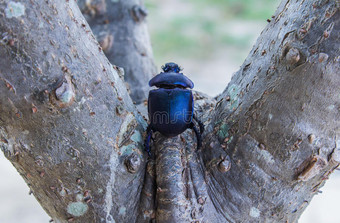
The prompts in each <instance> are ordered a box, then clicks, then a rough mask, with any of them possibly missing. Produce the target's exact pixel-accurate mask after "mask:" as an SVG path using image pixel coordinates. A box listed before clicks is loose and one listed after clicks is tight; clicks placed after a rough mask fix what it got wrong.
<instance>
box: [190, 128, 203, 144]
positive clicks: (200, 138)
mask: <svg viewBox="0 0 340 223" xmlns="http://www.w3.org/2000/svg"><path fill="white" fill-rule="evenodd" d="M190 128H191V129H192V130H194V132H195V134H196V138H197V150H198V149H199V148H200V147H201V145H202V136H201V133H200V131H198V129H197V128H196V126H195V124H194V123H193V122H191V125H190Z"/></svg>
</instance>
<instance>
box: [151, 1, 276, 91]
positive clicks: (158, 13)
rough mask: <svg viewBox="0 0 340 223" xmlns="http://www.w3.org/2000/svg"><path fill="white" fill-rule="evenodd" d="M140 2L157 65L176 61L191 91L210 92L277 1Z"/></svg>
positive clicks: (234, 63)
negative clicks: (188, 78)
mask: <svg viewBox="0 0 340 223" xmlns="http://www.w3.org/2000/svg"><path fill="white" fill-rule="evenodd" d="M145 4H146V6H147V8H148V11H149V15H148V17H147V20H148V24H149V31H150V35H151V41H152V46H153V51H154V56H155V61H156V65H157V67H158V69H160V66H161V65H162V64H164V63H166V62H170V61H173V62H177V63H178V64H179V65H181V66H182V67H183V68H184V73H185V74H186V75H188V76H189V77H190V78H192V79H193V81H194V83H195V85H196V87H195V89H196V90H199V91H203V92H205V93H208V94H209V95H211V96H215V95H217V94H218V93H220V92H222V90H223V89H224V87H225V86H226V85H227V83H228V82H229V80H230V77H231V74H232V73H233V72H235V71H237V69H238V67H239V66H240V65H241V64H242V62H243V60H244V59H245V58H246V56H247V54H248V52H249V51H250V49H251V47H252V46H253V44H254V43H255V41H256V38H257V37H258V36H259V34H260V32H261V30H263V28H264V27H265V25H266V24H267V23H268V22H267V21H266V20H267V19H270V18H271V16H272V15H273V14H274V12H275V9H276V7H277V6H278V5H279V1H278V0H257V1H254V0H210V1H208V0H181V1H179V0H146V1H145ZM207 75H209V77H210V80H213V79H214V82H212V81H210V80H209V79H208V80H207ZM216 79H218V80H220V81H219V83H216V81H215V80H216Z"/></svg>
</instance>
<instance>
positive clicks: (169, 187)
mask: <svg viewBox="0 0 340 223" xmlns="http://www.w3.org/2000/svg"><path fill="white" fill-rule="evenodd" d="M23 9H25V10H23ZM339 30H340V15H339V2H338V1H336V0H333V1H327V0H323V1H314V2H311V1H289V0H286V1H283V2H282V3H281V5H280V6H279V8H278V10H277V12H276V13H275V15H274V16H273V18H272V19H271V21H270V23H269V24H268V26H267V27H266V29H265V30H264V31H263V32H262V34H261V36H260V37H259V39H258V41H257V43H256V44H255V46H254V48H253V50H252V51H251V53H250V55H249V56H248V58H247V59H246V61H245V63H244V64H243V65H242V66H241V69H240V70H239V71H238V72H237V73H236V74H235V75H234V77H233V78H232V81H231V82H230V84H229V85H228V87H227V88H226V90H225V91H224V92H223V93H222V94H221V95H220V96H219V97H217V98H216V99H212V98H208V97H207V96H205V95H203V94H201V93H197V92H196V93H195V110H196V112H197V114H198V117H199V118H200V119H201V120H203V122H204V123H205V125H206V130H205V134H204V135H203V146H202V148H201V149H200V150H199V151H196V149H195V148H196V141H195V137H194V135H193V133H192V132H191V131H190V130H187V131H185V132H184V133H183V134H181V135H180V136H177V137H174V138H168V139H166V138H163V137H162V136H161V135H159V134H157V133H156V134H154V137H155V138H156V141H155V142H154V143H153V145H152V146H153V153H154V154H155V158H154V159H149V160H148V161H147V162H145V160H146V156H145V154H144V155H143V152H142V137H141V136H142V134H141V131H143V128H145V124H146V123H145V121H144V120H143V119H142V118H141V115H139V114H138V113H137V112H136V108H135V107H134V106H133V104H132V101H131V99H130V98H129V95H128V93H127V91H126V89H125V86H124V83H123V81H122V80H121V79H120V78H119V73H117V71H116V70H115V69H114V68H113V67H112V65H111V64H110V63H109V62H108V60H107V59H106V58H105V56H104V54H103V53H102V51H101V50H100V49H101V48H99V45H98V44H97V42H96V41H95V39H94V36H93V35H92V33H91V31H90V30H89V27H88V25H87V23H86V22H85V19H84V18H83V17H82V15H81V13H80V11H79V9H78V8H77V6H76V3H75V2H74V1H69V2H66V3H63V4H62V5H59V4H55V3H53V2H46V1H37V2H36V3H32V2H30V1H23V2H20V3H14V2H11V1H5V2H1V3H0V35H1V42H0V58H2V59H1V60H0V81H1V82H2V83H1V85H0V92H1V97H0V105H1V107H0V115H1V116H0V118H1V119H0V143H1V147H2V150H3V152H4V153H5V155H6V157H7V158H8V159H9V160H10V161H11V162H12V163H13V165H14V166H15V167H16V168H17V169H18V171H19V172H20V174H22V176H23V177H24V178H25V180H26V182H27V183H28V184H29V186H30V187H31V188H32V191H33V193H34V195H35V196H36V197H37V199H38V200H39V202H40V203H41V204H42V206H43V207H44V209H45V210H46V211H47V213H48V214H49V215H50V216H51V217H52V218H53V219H54V220H55V221H56V222H67V221H70V220H73V221H74V222H149V221H154V220H155V221H156V222H192V221H194V222H196V221H198V222H296V221H297V219H298V218H299V216H300V215H301V213H302V211H303V210H304V209H305V207H306V206H307V205H308V203H309V202H310V200H311V199H312V197H313V195H314V194H316V193H317V192H318V190H319V188H320V187H321V186H322V185H323V183H324V181H325V180H326V179H327V178H328V176H329V174H330V173H331V172H332V171H333V170H334V169H335V168H336V167H337V166H338V165H339V162H340V147H339V144H340V141H339V130H340V129H339V127H340V121H339V120H338V117H339V112H340V109H339V107H340V104H339V99H340V95H339V86H340V78H339V75H338V74H339V70H340V69H339V68H340V67H339V66H340V65H339V62H340V61H339V60H340V59H339V51H340V50H339V49H340V44H339V36H340V35H339V34H340V33H339ZM42 33H44V35H42ZM38 44H39V45H38ZM118 71H119V69H118ZM145 84H146V83H145ZM72 101H74V102H73V104H72ZM144 172H145V174H144Z"/></svg>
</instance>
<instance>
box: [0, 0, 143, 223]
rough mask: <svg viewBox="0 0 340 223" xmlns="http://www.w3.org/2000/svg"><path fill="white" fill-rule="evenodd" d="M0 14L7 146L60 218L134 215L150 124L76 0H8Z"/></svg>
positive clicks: (0, 132)
mask: <svg viewBox="0 0 340 223" xmlns="http://www.w3.org/2000/svg"><path fill="white" fill-rule="evenodd" d="M0 17H1V18H0V34H1V44H0V58H2V59H1V60H0V67H1V70H0V82H1V84H0V93H1V98H0V105H1V106H0V114H1V123H0V124H1V125H0V139H1V141H0V143H1V148H2V150H3V152H4V154H5V155H6V157H7V158H8V159H9V160H10V161H11V162H12V163H13V165H14V166H15V167H16V168H17V170H18V171H19V173H20V174H21V175H22V176H23V178H24V179H25V181H26V182H27V184H28V185H29V187H30V188H31V190H32V191H33V193H34V195H35V197H36V198H37V199H38V201H39V202H40V204H41V205H42V206H43V208H44V209H45V210H46V211H47V213H48V214H49V215H50V216H51V217H52V218H53V219H54V220H55V221H56V222H67V221H68V220H76V221H78V222H88V221H92V222H99V221H102V219H105V220H106V222H113V221H114V220H113V219H115V220H116V221H119V222H133V221H134V219H135V218H136V213H137V209H136V208H134V207H136V203H138V200H139V193H140V189H139V187H131V186H129V185H134V184H135V185H140V184H141V183H142V180H143V176H144V159H143V156H142V150H141V143H142V137H141V134H142V131H143V129H142V125H145V124H146V123H145V121H144V120H143V119H142V117H141V116H140V115H139V114H138V113H137V112H136V109H135V107H134V106H133V103H132V101H131V99H130V97H129V95H128V92H127V91H126V88H125V85H124V83H123V81H122V80H121V79H120V77H119V73H118V71H117V70H115V69H114V68H113V67H112V65H111V64H110V63H109V61H108V60H107V59H106V57H105V55H104V54H103V52H102V50H101V47H100V46H99V44H98V43H97V41H96V40H95V38H94V35H93V34H92V32H91V30H90V28H89V26H88V24H87V22H86V21H85V19H84V17H83V16H82V14H81V12H80V10H79V8H78V6H77V5H76V3H75V2H74V1H68V2H66V3H62V4H60V3H58V4H57V3H55V2H53V1H50V2H46V1H35V2H34V3H32V2H31V1H21V2H17V3H15V2H12V1H5V3H1V4H0ZM129 159H132V160H129ZM138 162H139V165H138ZM129 163H130V164H131V163H134V164H136V163H137V165H132V169H133V171H131V165H130V164H129ZM126 164H129V165H130V166H129V168H126ZM131 172H132V173H131ZM126 210H129V214H127V212H126Z"/></svg>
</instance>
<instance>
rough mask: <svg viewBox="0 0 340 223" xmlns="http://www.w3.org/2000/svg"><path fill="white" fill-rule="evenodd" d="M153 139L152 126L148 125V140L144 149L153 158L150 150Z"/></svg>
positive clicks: (146, 139)
mask: <svg viewBox="0 0 340 223" xmlns="http://www.w3.org/2000/svg"><path fill="white" fill-rule="evenodd" d="M151 139H153V138H152V128H151V126H150V125H148V128H147V129H146V138H145V142H144V149H145V151H146V152H147V153H148V155H149V157H151V148H150V140H151Z"/></svg>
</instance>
